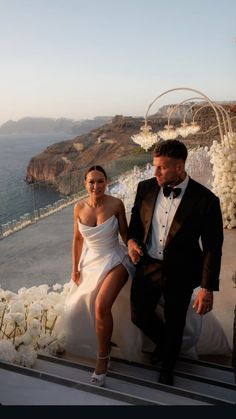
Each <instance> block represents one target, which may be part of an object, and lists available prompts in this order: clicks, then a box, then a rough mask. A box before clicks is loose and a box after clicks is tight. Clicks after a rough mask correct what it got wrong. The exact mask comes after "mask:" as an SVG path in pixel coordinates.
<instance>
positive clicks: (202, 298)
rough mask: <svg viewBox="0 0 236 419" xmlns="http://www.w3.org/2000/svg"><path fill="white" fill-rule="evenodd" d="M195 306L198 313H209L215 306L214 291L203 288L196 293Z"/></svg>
mask: <svg viewBox="0 0 236 419" xmlns="http://www.w3.org/2000/svg"><path fill="white" fill-rule="evenodd" d="M193 308H194V310H195V311H196V312H197V314H201V315H202V314H206V313H209V311H211V310H212V308H213V292H212V291H207V290H206V289H205V288H201V289H200V290H199V291H198V293H197V295H196V298H195V301H194V304H193Z"/></svg>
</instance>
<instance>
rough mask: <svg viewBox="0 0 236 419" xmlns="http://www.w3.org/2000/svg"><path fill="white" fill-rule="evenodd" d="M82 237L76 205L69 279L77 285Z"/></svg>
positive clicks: (76, 206)
mask: <svg viewBox="0 0 236 419" xmlns="http://www.w3.org/2000/svg"><path fill="white" fill-rule="evenodd" d="M83 241H84V239H83V237H82V235H81V233H80V231H79V228H78V204H76V205H75V206H74V232H73V241H72V272H71V279H72V280H73V281H74V282H75V283H76V284H78V282H79V279H80V273H79V271H78V264H79V261H80V257H81V253H82V247H83Z"/></svg>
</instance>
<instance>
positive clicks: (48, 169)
mask: <svg viewBox="0 0 236 419" xmlns="http://www.w3.org/2000/svg"><path fill="white" fill-rule="evenodd" d="M174 106H175V105H171V107H172V108H173V107H174ZM200 106H201V105H199V104H196V105H194V106H193V112H194V111H195V112H196V110H197V109H198V108H200ZM223 106H224V108H225V109H226V110H227V112H228V114H229V116H230V118H231V119H232V125H233V129H234V131H236V105H232V104H224V105H223ZM185 109H186V108H185ZM183 110H184V109H183ZM169 111H170V106H168V107H163V109H162V112H160V111H159V112H158V113H157V114H155V115H153V116H151V117H150V118H149V119H150V124H151V126H152V129H153V131H154V132H155V131H158V130H160V129H162V128H163V127H164V125H165V124H166V123H167V113H168V112H169ZM182 114H183V112H182ZM181 121H182V115H180V114H178V115H177V117H175V118H172V120H171V123H173V124H177V123H180V122H181ZM196 122H198V123H199V124H200V126H201V131H200V132H199V133H198V134H195V135H189V136H188V137H187V138H186V139H185V140H183V139H182V138H180V139H181V140H183V141H184V142H185V143H186V145H187V146H188V147H194V146H198V145H199V146H206V145H207V146H210V145H211V144H212V141H213V140H217V141H218V140H219V139H220V137H219V129H218V126H217V123H216V117H215V114H214V111H213V109H212V108H209V107H206V108H205V109H202V110H201V112H199V113H198V114H196ZM143 123H144V119H143V118H141V117H137V118H135V117H131V116H122V115H117V116H115V117H114V118H113V119H112V121H111V122H109V123H106V124H104V125H103V126H101V127H99V128H96V129H93V130H91V131H90V132H89V133H88V134H83V135H79V136H76V137H75V138H73V139H70V140H67V141H62V142H59V143H55V144H52V145H50V146H49V147H47V148H46V149H45V150H44V151H43V152H41V153H40V154H38V155H36V156H34V157H32V158H31V160H30V162H29V164H28V167H27V172H26V181H27V182H28V183H36V182H41V183H42V184H47V185H51V186H52V187H54V188H55V189H57V190H58V191H59V192H60V193H61V194H63V195H70V194H73V193H76V192H78V191H79V190H80V189H81V187H82V185H83V174H84V171H85V170H86V168H88V167H89V166H92V165H94V164H100V165H102V166H104V168H105V169H106V170H107V172H108V174H109V176H110V177H111V178H112V179H114V178H115V177H116V176H119V175H120V174H121V173H122V172H124V171H126V170H129V169H130V168H132V167H133V166H134V165H138V166H142V165H144V164H146V162H148V161H151V151H148V152H145V151H143V150H142V149H141V148H140V147H139V146H137V145H136V144H135V143H134V142H133V141H132V139H131V136H132V135H134V134H137V133H138V132H139V130H140V127H141V126H142V125H143ZM205 132H207V133H205Z"/></svg>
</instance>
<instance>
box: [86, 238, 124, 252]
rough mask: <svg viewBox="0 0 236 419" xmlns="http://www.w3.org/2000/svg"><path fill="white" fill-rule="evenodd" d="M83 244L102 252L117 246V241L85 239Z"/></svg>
mask: <svg viewBox="0 0 236 419" xmlns="http://www.w3.org/2000/svg"><path fill="white" fill-rule="evenodd" d="M85 244H86V246H87V248H88V249H91V250H95V251H97V252H101V253H104V250H107V251H109V250H113V249H115V248H117V247H118V246H119V241H118V240H117V241H114V240H112V241H100V240H99V241H97V242H94V241H93V242H89V240H87V241H85Z"/></svg>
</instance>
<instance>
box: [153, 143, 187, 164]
mask: <svg viewBox="0 0 236 419" xmlns="http://www.w3.org/2000/svg"><path fill="white" fill-rule="evenodd" d="M160 156H167V157H171V158H173V159H181V160H183V161H185V160H186V159H187V156H188V150H187V147H186V146H185V144H184V143H182V142H181V141H179V140H161V141H159V142H158V144H157V145H156V147H155V149H154V151H153V157H160Z"/></svg>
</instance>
